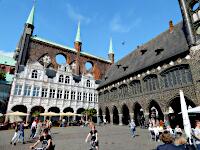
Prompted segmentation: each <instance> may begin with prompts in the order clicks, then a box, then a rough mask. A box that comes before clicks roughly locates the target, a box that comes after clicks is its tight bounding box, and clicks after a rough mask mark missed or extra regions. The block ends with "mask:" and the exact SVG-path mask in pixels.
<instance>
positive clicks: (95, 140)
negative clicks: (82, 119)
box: [85, 123, 99, 150]
mask: <svg viewBox="0 0 200 150" xmlns="http://www.w3.org/2000/svg"><path fill="white" fill-rule="evenodd" d="M89 127H90V128H91V131H90V132H89V133H88V135H87V137H86V139H85V142H86V143H87V141H88V138H89V137H91V142H92V143H94V144H95V148H96V150H98V149H99V142H98V133H97V130H96V129H95V125H94V124H93V123H90V124H89Z"/></svg>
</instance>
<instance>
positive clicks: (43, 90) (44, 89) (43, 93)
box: [42, 88, 48, 97]
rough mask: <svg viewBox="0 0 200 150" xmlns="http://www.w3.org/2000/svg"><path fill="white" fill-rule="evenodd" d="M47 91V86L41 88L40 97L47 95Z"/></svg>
mask: <svg viewBox="0 0 200 150" xmlns="http://www.w3.org/2000/svg"><path fill="white" fill-rule="evenodd" d="M47 92H48V89H47V88H42V97H47Z"/></svg>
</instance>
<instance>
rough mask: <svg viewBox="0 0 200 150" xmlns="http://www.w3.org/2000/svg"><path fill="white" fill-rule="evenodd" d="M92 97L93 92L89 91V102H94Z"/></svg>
mask: <svg viewBox="0 0 200 150" xmlns="http://www.w3.org/2000/svg"><path fill="white" fill-rule="evenodd" d="M92 97H93V94H92V93H89V102H92Z"/></svg>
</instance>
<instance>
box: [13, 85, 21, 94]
mask: <svg viewBox="0 0 200 150" xmlns="http://www.w3.org/2000/svg"><path fill="white" fill-rule="evenodd" d="M21 92H22V85H20V84H16V85H15V92H14V95H21Z"/></svg>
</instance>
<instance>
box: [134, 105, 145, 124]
mask: <svg viewBox="0 0 200 150" xmlns="http://www.w3.org/2000/svg"><path fill="white" fill-rule="evenodd" d="M133 111H134V120H135V124H136V126H143V125H144V112H143V109H142V106H141V105H140V104H139V103H135V105H134V107H133Z"/></svg>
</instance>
